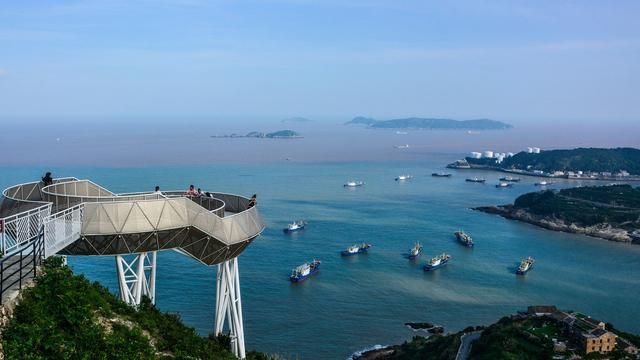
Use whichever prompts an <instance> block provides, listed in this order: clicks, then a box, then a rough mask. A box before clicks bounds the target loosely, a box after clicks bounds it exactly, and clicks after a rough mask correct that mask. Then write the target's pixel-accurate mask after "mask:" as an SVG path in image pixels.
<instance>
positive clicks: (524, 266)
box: [516, 256, 533, 275]
mask: <svg viewBox="0 0 640 360" xmlns="http://www.w3.org/2000/svg"><path fill="white" fill-rule="evenodd" d="M532 267H533V258H532V257H531V256H529V257H528V258H526V259H524V260H522V261H521V262H520V266H518V270H516V274H518V275H524V274H526V273H527V272H528V271H529V270H531V268H532Z"/></svg>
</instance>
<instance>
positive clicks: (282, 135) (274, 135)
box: [211, 130, 303, 139]
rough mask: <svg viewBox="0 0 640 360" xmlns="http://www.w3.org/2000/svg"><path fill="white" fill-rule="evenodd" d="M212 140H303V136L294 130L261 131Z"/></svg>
mask: <svg viewBox="0 0 640 360" xmlns="http://www.w3.org/2000/svg"><path fill="white" fill-rule="evenodd" d="M211 137H212V138H233V139H236V138H258V139H301V138H303V136H302V135H301V134H299V133H297V132H295V131H293V130H279V131H274V132H271V133H264V132H260V131H252V132H249V133H247V134H245V135H239V134H235V133H233V134H229V135H211Z"/></svg>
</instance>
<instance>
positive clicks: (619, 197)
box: [475, 185, 640, 243]
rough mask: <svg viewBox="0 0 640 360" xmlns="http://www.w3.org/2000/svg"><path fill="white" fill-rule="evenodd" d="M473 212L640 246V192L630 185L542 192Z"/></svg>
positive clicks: (480, 208) (479, 208)
mask: <svg viewBox="0 0 640 360" xmlns="http://www.w3.org/2000/svg"><path fill="white" fill-rule="evenodd" d="M475 210H479V211H483V212H486V213H490V214H497V215H500V216H503V217H505V218H507V219H513V220H519V221H524V222H527V223H530V224H534V225H537V226H541V227H544V228H546V229H550V230H556V231H564V232H570V233H576V234H584V235H589V236H594V237H598V238H602V239H607V240H612V241H620V242H629V243H640V189H639V188H634V187H632V186H630V185H610V186H589V187H576V188H569V189H563V190H560V191H553V190H544V191H540V192H532V193H528V194H524V195H521V196H519V197H518V198H517V199H516V200H515V202H514V203H513V204H512V205H501V206H481V207H478V208H475Z"/></svg>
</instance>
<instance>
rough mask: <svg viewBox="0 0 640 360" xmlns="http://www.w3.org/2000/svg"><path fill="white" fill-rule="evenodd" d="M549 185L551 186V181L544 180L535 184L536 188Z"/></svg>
mask: <svg viewBox="0 0 640 360" xmlns="http://www.w3.org/2000/svg"><path fill="white" fill-rule="evenodd" d="M551 184H553V183H552V182H551V181H544V180H542V181H539V182H537V183H535V185H536V186H547V185H551Z"/></svg>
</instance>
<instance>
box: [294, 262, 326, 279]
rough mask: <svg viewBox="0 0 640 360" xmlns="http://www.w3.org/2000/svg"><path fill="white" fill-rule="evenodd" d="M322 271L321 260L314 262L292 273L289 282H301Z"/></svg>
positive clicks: (301, 266)
mask: <svg viewBox="0 0 640 360" xmlns="http://www.w3.org/2000/svg"><path fill="white" fill-rule="evenodd" d="M319 270H320V260H315V259H314V260H313V261H312V262H310V263H308V262H306V263H304V264H302V265H300V266H298V267H297V268H295V269H293V270H292V271H291V276H290V277H289V280H291V282H300V281H303V280H305V279H306V278H308V277H309V276H311V275H313V274H315V273H317V272H318V271H319Z"/></svg>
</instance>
